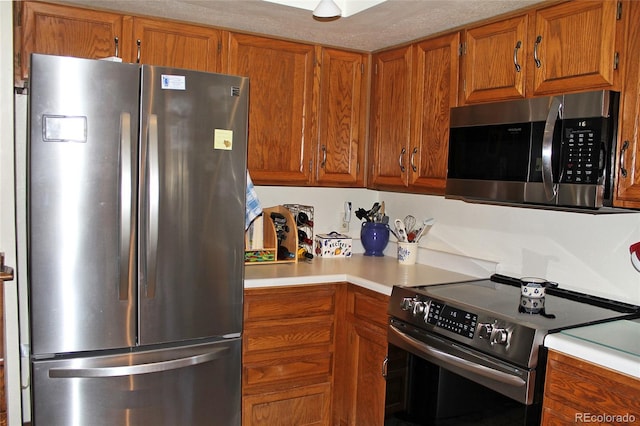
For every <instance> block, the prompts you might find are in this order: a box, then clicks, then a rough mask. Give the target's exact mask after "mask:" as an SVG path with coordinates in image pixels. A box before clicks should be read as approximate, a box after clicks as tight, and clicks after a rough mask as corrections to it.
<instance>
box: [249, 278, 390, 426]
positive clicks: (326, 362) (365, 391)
mask: <svg viewBox="0 0 640 426" xmlns="http://www.w3.org/2000/svg"><path fill="white" fill-rule="evenodd" d="M388 303H389V297H388V296H385V295H383V294H380V293H377V292H375V291H371V290H367V289H364V288H361V287H359V286H357V285H352V284H347V283H330V284H319V285H299V286H289V287H269V288H258V289H245V300H244V321H245V323H244V338H243V343H242V345H243V347H242V356H243V360H242V404H243V406H242V424H243V426H249V425H252V426H253V425H268V426H289V425H290V426H302V425H318V426H320V425H350V426H356V425H358V426H363V425H366V426H377V425H380V426H382V425H383V423H384V411H385V388H386V383H385V379H384V377H383V376H382V364H383V362H384V359H385V357H386V356H387V331H386V330H387V314H386V313H387V305H388Z"/></svg>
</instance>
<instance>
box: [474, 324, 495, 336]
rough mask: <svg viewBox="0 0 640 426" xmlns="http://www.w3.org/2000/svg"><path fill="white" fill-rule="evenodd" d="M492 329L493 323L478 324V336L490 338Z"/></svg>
mask: <svg viewBox="0 0 640 426" xmlns="http://www.w3.org/2000/svg"><path fill="white" fill-rule="evenodd" d="M492 331H493V324H486V323H480V324H478V336H479V337H480V338H481V339H490V338H491V332H492Z"/></svg>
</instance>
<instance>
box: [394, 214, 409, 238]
mask: <svg viewBox="0 0 640 426" xmlns="http://www.w3.org/2000/svg"><path fill="white" fill-rule="evenodd" d="M394 224H395V225H396V234H398V235H397V237H398V241H400V242H403V243H406V242H407V230H406V228H405V227H404V222H403V221H402V220H400V219H396V220H395V221H394Z"/></svg>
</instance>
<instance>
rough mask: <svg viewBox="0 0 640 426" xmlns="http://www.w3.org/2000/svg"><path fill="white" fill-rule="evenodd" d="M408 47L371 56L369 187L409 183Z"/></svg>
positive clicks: (398, 186)
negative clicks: (372, 70) (372, 67)
mask: <svg viewBox="0 0 640 426" xmlns="http://www.w3.org/2000/svg"><path fill="white" fill-rule="evenodd" d="M412 52H413V50H412V48H411V46H405V47H400V48H395V49H392V50H387V51H385V52H381V53H377V54H375V55H374V56H373V66H374V72H373V77H372V99H371V117H370V136H369V140H370V144H371V152H372V156H371V163H370V167H371V170H370V172H369V173H370V180H369V186H371V187H373V188H376V189H384V188H403V187H406V186H407V184H408V182H409V174H408V170H409V167H410V166H409V163H408V161H409V157H410V153H409V141H410V136H411V129H410V124H411V123H410V116H411V73H412V58H411V57H412Z"/></svg>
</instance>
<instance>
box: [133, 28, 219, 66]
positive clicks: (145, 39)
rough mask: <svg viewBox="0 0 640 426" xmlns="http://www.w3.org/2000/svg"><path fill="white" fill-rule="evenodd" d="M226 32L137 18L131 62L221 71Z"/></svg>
mask: <svg viewBox="0 0 640 426" xmlns="http://www.w3.org/2000/svg"><path fill="white" fill-rule="evenodd" d="M221 49H222V31H220V30H216V29H212V28H206V27H200V26H197V25H187V24H181V23H178V22H169V21H162V20H153V19H146V18H134V19H133V37H132V38H131V39H130V40H129V41H128V43H127V45H126V47H125V50H126V56H125V59H127V60H128V61H129V62H139V63H143V64H148V65H159V66H165V67H175V68H184V69H190V70H196V71H208V72H220V71H221V69H220V62H221V61H220V58H221Z"/></svg>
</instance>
